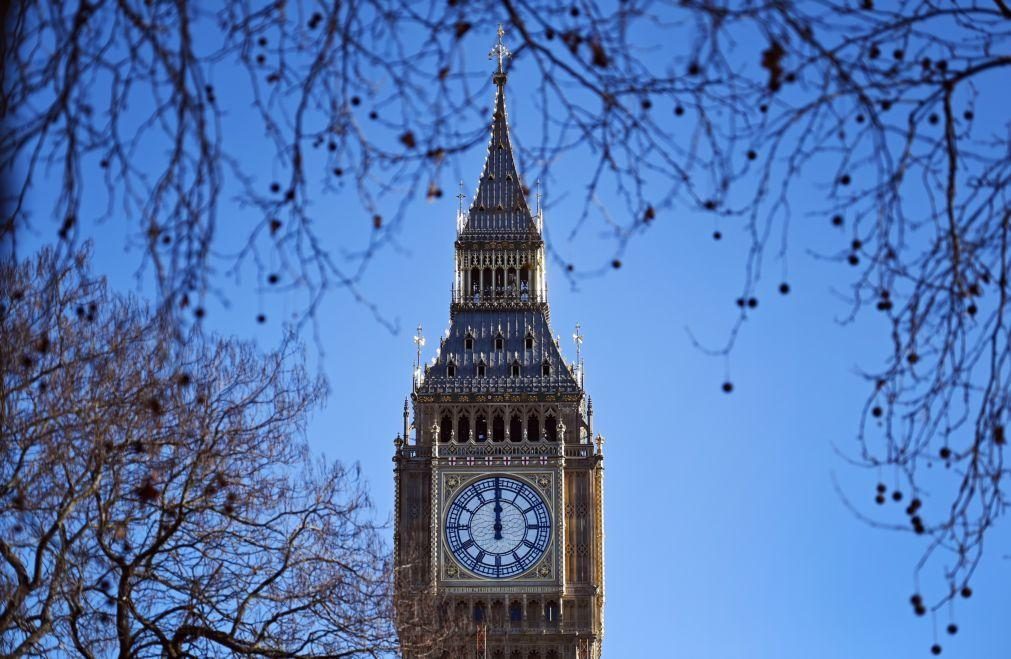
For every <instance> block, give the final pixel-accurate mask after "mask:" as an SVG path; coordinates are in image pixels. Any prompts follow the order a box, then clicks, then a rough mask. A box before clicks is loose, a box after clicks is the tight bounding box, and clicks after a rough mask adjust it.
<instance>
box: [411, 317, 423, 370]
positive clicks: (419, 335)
mask: <svg viewBox="0 0 1011 659" xmlns="http://www.w3.org/2000/svg"><path fill="white" fill-rule="evenodd" d="M414 345H416V346H418V356H417V358H416V361H415V362H414V366H415V368H421V349H422V348H424V347H425V335H424V334H422V333H421V323H418V333H417V334H415V335H414Z"/></svg>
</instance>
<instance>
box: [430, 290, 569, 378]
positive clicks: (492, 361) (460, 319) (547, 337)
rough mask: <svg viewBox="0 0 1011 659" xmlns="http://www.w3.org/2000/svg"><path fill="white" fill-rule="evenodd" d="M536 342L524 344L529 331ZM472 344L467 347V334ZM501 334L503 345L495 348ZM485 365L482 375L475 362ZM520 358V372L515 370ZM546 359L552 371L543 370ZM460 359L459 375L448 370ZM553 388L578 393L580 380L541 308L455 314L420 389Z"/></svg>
mask: <svg viewBox="0 0 1011 659" xmlns="http://www.w3.org/2000/svg"><path fill="white" fill-rule="evenodd" d="M528 334H529V335H530V336H531V337H533V347H532V348H531V349H529V350H528V349H527V348H526V337H527V335H528ZM468 335H470V336H472V337H473V348H472V349H468V348H467V347H466V339H467V336H468ZM498 336H501V337H502V339H503V347H502V349H501V350H496V349H495V339H496V338H497V337H498ZM482 361H483V363H484V364H485V374H484V376H483V377H478V375H477V365H478V364H479V363H481V362H482ZM516 361H518V362H519V364H520V375H519V377H514V376H513V375H512V374H511V370H510V368H511V365H512V364H513V363H514V362H516ZM545 361H546V362H547V363H548V365H549V367H550V375H546V376H545V375H543V374H542V366H543V364H544V363H545ZM450 362H453V363H454V364H456V375H455V376H454V377H450V376H449V375H448V366H449V363H450ZM496 391H502V392H510V393H512V392H552V393H578V392H579V391H580V389H579V385H578V384H577V382H576V378H575V377H574V376H573V374H572V372H571V371H569V368H568V366H566V365H565V362H564V360H563V358H562V355H561V353H560V351H559V350H558V346H557V345H556V344H555V338H554V337H553V336H552V335H551V327H550V325H549V324H548V320H547V317H546V316H545V314H544V312H543V311H541V310H534V309H531V310H494V311H493V310H488V311H462V312H459V313H457V314H455V315H454V317H453V319H452V321H451V323H450V327H449V336H447V337H445V338H443V340H442V342H441V343H440V346H439V352H438V354H437V357H436V363H435V364H434V365H430V366H428V367H427V368H426V369H425V379H424V382H423V383H422V385H421V386H420V387H419V389H418V393H478V392H496Z"/></svg>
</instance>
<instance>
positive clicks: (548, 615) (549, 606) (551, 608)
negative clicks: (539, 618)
mask: <svg viewBox="0 0 1011 659" xmlns="http://www.w3.org/2000/svg"><path fill="white" fill-rule="evenodd" d="M544 622H546V623H547V624H549V625H557V624H558V602H555V601H554V600H552V601H549V602H548V603H546V604H545V605H544Z"/></svg>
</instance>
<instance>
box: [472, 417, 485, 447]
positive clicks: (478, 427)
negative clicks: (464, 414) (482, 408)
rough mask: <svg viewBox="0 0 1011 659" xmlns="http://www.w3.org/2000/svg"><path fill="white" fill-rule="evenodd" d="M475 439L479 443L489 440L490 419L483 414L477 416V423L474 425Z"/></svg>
mask: <svg viewBox="0 0 1011 659" xmlns="http://www.w3.org/2000/svg"><path fill="white" fill-rule="evenodd" d="M474 439H476V440H477V441H479V442H483V441H485V440H486V439H488V419H486V418H485V416H484V415H483V414H478V415H477V422H476V423H475V424H474Z"/></svg>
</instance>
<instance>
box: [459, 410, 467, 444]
mask: <svg viewBox="0 0 1011 659" xmlns="http://www.w3.org/2000/svg"><path fill="white" fill-rule="evenodd" d="M456 441H458V442H469V441H470V417H469V416H467V415H466V414H464V415H461V416H460V418H459V419H458V420H457V422H456Z"/></svg>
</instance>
